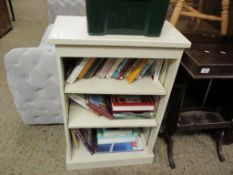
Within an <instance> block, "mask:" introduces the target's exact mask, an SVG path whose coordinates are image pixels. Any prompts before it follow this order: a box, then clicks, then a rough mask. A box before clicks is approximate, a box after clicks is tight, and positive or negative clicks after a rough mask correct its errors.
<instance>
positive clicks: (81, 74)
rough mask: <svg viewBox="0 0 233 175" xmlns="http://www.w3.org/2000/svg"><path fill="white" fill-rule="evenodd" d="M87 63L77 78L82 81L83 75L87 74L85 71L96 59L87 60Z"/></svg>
mask: <svg viewBox="0 0 233 175" xmlns="http://www.w3.org/2000/svg"><path fill="white" fill-rule="evenodd" d="M87 59H88V61H87V63H86V64H85V66H84V68H83V69H82V71H81V72H80V74H79V76H78V78H79V79H82V78H83V77H84V75H85V74H86V73H87V71H88V70H89V69H90V67H91V66H92V64H93V63H94V62H95V59H96V58H87Z"/></svg>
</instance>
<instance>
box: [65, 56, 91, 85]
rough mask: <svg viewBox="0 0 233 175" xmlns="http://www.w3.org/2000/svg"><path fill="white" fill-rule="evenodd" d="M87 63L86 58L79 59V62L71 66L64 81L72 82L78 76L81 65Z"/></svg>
mask: <svg viewBox="0 0 233 175" xmlns="http://www.w3.org/2000/svg"><path fill="white" fill-rule="evenodd" d="M86 63H87V58H83V59H82V60H81V62H80V61H79V62H78V63H77V64H76V66H75V67H74V68H73V70H72V72H71V73H70V74H69V76H68V78H67V80H66V82H67V83H70V84H72V83H74V82H75V80H76V79H77V78H78V76H79V74H80V72H81V71H82V69H83V67H84V66H85V65H86Z"/></svg>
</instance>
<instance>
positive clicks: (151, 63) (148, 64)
mask: <svg viewBox="0 0 233 175" xmlns="http://www.w3.org/2000/svg"><path fill="white" fill-rule="evenodd" d="M153 63H154V60H153V59H149V60H147V62H146V64H145V66H144V67H143V69H142V71H141V73H140V74H139V76H138V77H137V80H139V79H141V78H142V77H143V76H144V75H145V74H146V72H147V71H149V69H150V68H151V67H152V65H153Z"/></svg>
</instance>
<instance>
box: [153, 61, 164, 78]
mask: <svg viewBox="0 0 233 175" xmlns="http://www.w3.org/2000/svg"><path fill="white" fill-rule="evenodd" d="M162 65H163V59H156V60H155V62H154V64H153V65H152V66H154V67H153V69H152V72H151V73H152V75H153V76H154V79H155V80H158V79H159V75H160V71H161V68H162Z"/></svg>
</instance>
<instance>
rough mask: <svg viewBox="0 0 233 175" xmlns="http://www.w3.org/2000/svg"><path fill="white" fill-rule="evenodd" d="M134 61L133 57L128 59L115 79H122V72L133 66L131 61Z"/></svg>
mask: <svg viewBox="0 0 233 175" xmlns="http://www.w3.org/2000/svg"><path fill="white" fill-rule="evenodd" d="M134 62H135V60H134V59H129V60H128V62H127V64H126V65H125V66H124V67H123V68H122V69H121V71H120V73H119V74H118V76H117V77H116V79H117V80H120V79H123V74H124V73H125V72H127V71H128V70H129V69H130V67H131V66H133V63H134Z"/></svg>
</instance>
